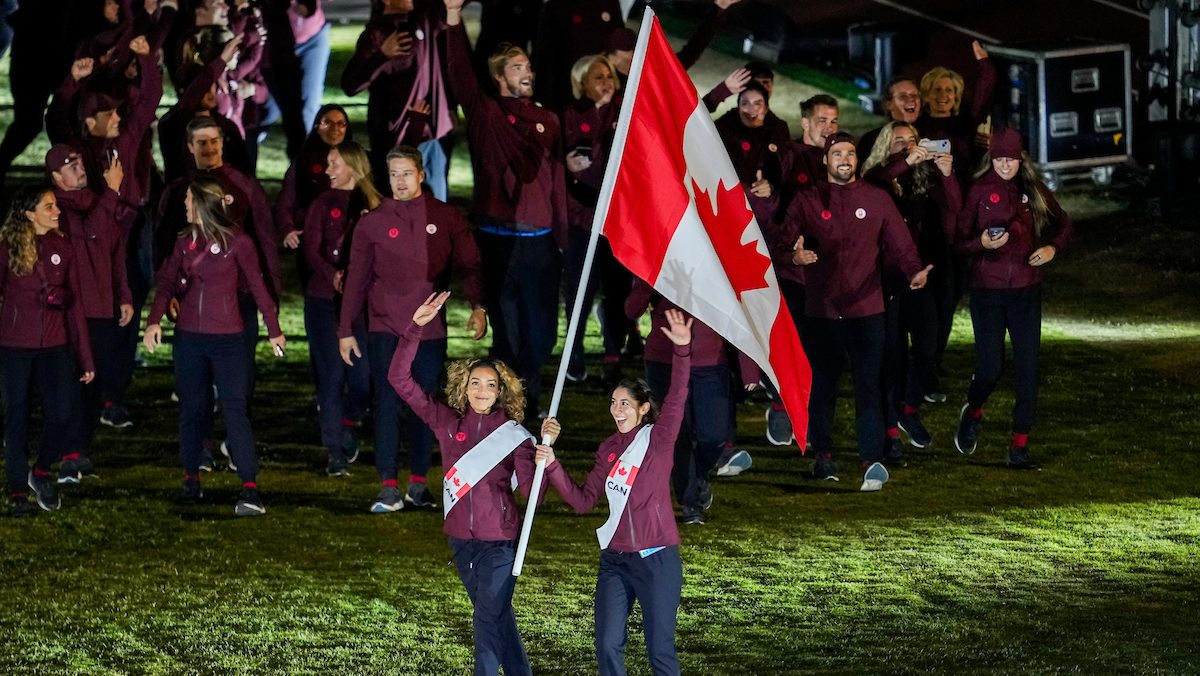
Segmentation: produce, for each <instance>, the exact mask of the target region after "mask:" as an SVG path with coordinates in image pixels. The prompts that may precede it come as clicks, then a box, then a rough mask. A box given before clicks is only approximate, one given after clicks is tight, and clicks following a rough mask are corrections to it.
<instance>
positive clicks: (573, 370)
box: [567, 359, 588, 383]
mask: <svg viewBox="0 0 1200 676" xmlns="http://www.w3.org/2000/svg"><path fill="white" fill-rule="evenodd" d="M587 377H588V372H587V366H586V365H584V363H583V360H582V359H580V360H578V361H577V360H574V359H572V360H571V363H569V364H567V380H568V381H569V382H572V383H582V382H583V381H585V380H587Z"/></svg>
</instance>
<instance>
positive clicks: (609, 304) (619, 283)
mask: <svg viewBox="0 0 1200 676" xmlns="http://www.w3.org/2000/svg"><path fill="white" fill-rule="evenodd" d="M590 237H591V233H589V232H587V231H585V230H579V229H575V228H573V229H572V230H571V232H570V238H569V240H568V244H567V252H566V257H565V262H564V270H563V307H565V308H567V319H568V320H569V319H570V318H571V311H572V307H573V305H574V303H575V293H576V291H577V290H578V289H579V280H580V279H581V278H582V276H583V263H584V258H586V257H587V247H588V240H589V238H590ZM632 287H633V275H632V274H631V273H630V272H629V271H628V270H626V269H625V266H623V265H621V263H620V262H618V261H617V259H616V258H614V257H613V254H612V247H610V246H609V244H608V240H607V239H605V238H603V237H601V238H600V240H599V241H598V242H596V256H595V259H594V260H593V261H592V274H591V275H590V276H589V278H588V286H587V291H586V292H585V294H584V297H583V312H581V313H580V317H579V331H578V332H577V333H576V334H575V347H574V348H573V349H572V350H571V360H572V361H575V360H578V359H583V334H584V333H585V332H584V328H586V327H587V316H588V309H589V308H591V307H592V300H593V299H594V298H595V295H596V290H597V289H599V290H600V292H601V293H602V294H603V295H604V299H603V300H602V301H601V304H600V312H601V314H602V315H603V321H602V322H601V323H600V335H601V337H602V338H603V339H604V355H605V356H606V357H615V356H619V355H620V354H621V349H622V348H624V347H625V342H626V341H627V340H628V339H629V335H630V334H631V333H633V332H634V329H635V327H636V323H635V322H634V321H632V320H630V319H629V318H627V317H626V316H625V299H626V298H628V297H629V291H630V289H631V288H632Z"/></svg>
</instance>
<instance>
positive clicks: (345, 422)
mask: <svg viewBox="0 0 1200 676" xmlns="http://www.w3.org/2000/svg"><path fill="white" fill-rule="evenodd" d="M325 166H326V168H325V174H326V176H327V178H328V179H329V187H330V189H329V190H326V191H325V192H323V193H321V195H320V196H319V197H317V199H316V200H314V201H313V202H312V205H311V206H310V208H309V209H308V216H307V218H306V219H305V222H304V233H305V234H304V236H303V237H302V238H301V239H302V242H303V244H304V259H305V261H307V263H308V267H309V269H310V270H311V271H312V274H311V276H310V277H309V279H308V283H307V284H306V285H305V287H304V328H305V331H306V332H307V333H308V346H309V360H310V361H311V363H312V367H313V378H314V380H315V381H316V386H317V406H318V409H319V410H318V413H317V422H318V424H319V426H320V428H321V443H322V444H323V445H324V446H325V450H326V452H327V454H328V465H327V468H326V474H328V475H329V476H346V475H347V474H349V472H348V471H347V469H346V466H347V465H348V464H349V463H351V462H354V460H355V459H356V458H357V457H358V440H357V439H356V438H355V437H354V427H355V426H356V425H357V424H358V421H359V420H361V419H362V417H363V415H364V414H365V413H366V411H367V405H368V404H369V403H370V397H371V374H370V371H369V369H367V368H351V367H350V366H347V365H346V364H345V363H344V362H343V361H342V355H341V352H340V351H339V348H338V336H337V328H338V310H339V306H340V305H341V293H342V278H343V276H344V275H345V272H346V266H347V263H348V259H349V257H350V236H351V233H352V232H353V231H354V226H355V225H357V224H358V219H359V217H361V216H362V215H363V214H365V213H367V212H368V211H370V210H371V209H374V208H375V207H377V206H379V203H380V202H381V201H382V198H381V197H380V195H379V191H378V190H376V189H375V184H374V182H372V180H371V161H370V159H369V158H368V157H367V151H365V150H363V148H362V146H360V145H358V144H357V143H355V142H354V141H345V142H343V143H342V144H341V145H339V146H337V147H334V148H330V150H329V152H328V154H327V157H326V160H325ZM351 326H352V328H353V330H354V334H355V337H356V338H357V339H358V340H359V341H366V338H367V319H366V314H365V313H359V316H358V317H357V318H356V319H355V320H354V321H353V322H352V324H351Z"/></svg>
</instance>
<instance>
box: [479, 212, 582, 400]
mask: <svg viewBox="0 0 1200 676" xmlns="http://www.w3.org/2000/svg"><path fill="white" fill-rule="evenodd" d="M476 238H477V240H478V241H479V251H480V254H481V255H482V257H483V287H484V291H485V292H486V294H487V308H488V313H489V315H490V317H489V318H490V320H491V322H492V336H493V337H492V353H493V354H494V355H495V356H496V357H497V358H498V359H501V360H503V361H504V362H505V363H506V364H508V365H509V366H510V367H512V369H513V370H514V371H516V372H517V375H518V376H520V378H521V380H523V381H525V401H526V406H525V408H526V410H528V411H531V412H532V413H533V414H536V413H537V412H538V410H539V409H538V405H539V402H538V395H539V394H540V393H541V390H542V377H541V371H542V366H543V365H544V364H545V363H546V360H547V359H549V358H550V353H551V351H553V350H554V343H555V342H557V341H558V285H559V279H560V278H561V276H562V256H561V255H560V254H559V252H558V249H557V248H556V247H555V244H554V238H553V237H552V236H551V235H549V234H546V235H538V236H536V237H515V236H505V235H493V234H490V233H486V232H482V231H478V232H477V234H476Z"/></svg>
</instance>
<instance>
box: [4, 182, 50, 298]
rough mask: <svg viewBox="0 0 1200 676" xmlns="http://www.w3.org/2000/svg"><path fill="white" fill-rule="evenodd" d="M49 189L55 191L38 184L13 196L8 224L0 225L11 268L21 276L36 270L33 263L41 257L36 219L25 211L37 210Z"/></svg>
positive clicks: (5, 220) (15, 273)
mask: <svg viewBox="0 0 1200 676" xmlns="http://www.w3.org/2000/svg"><path fill="white" fill-rule="evenodd" d="M47 193H50V194H54V190H53V189H52V188H51V187H50V186H48V185H35V186H30V187H28V188H25V189H24V190H22V191H21V192H20V193H18V194H17V196H16V198H14V199H13V202H12V207H11V208H10V209H9V211H8V218H6V219H4V225H0V242H3V244H4V246H6V247H8V269H9V270H12V273H13V274H14V275H16V276H18V277H24V276H25V275H28V274H29V273H30V272H33V266H35V265H37V261H38V255H37V239H36V233H35V231H34V225H33V221H31V220H30V219H29V217H28V216H26V215H25V212H27V211H36V210H37V206H38V204H41V202H42V198H43V197H45V196H46V194H47ZM59 234H61V233H59Z"/></svg>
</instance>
